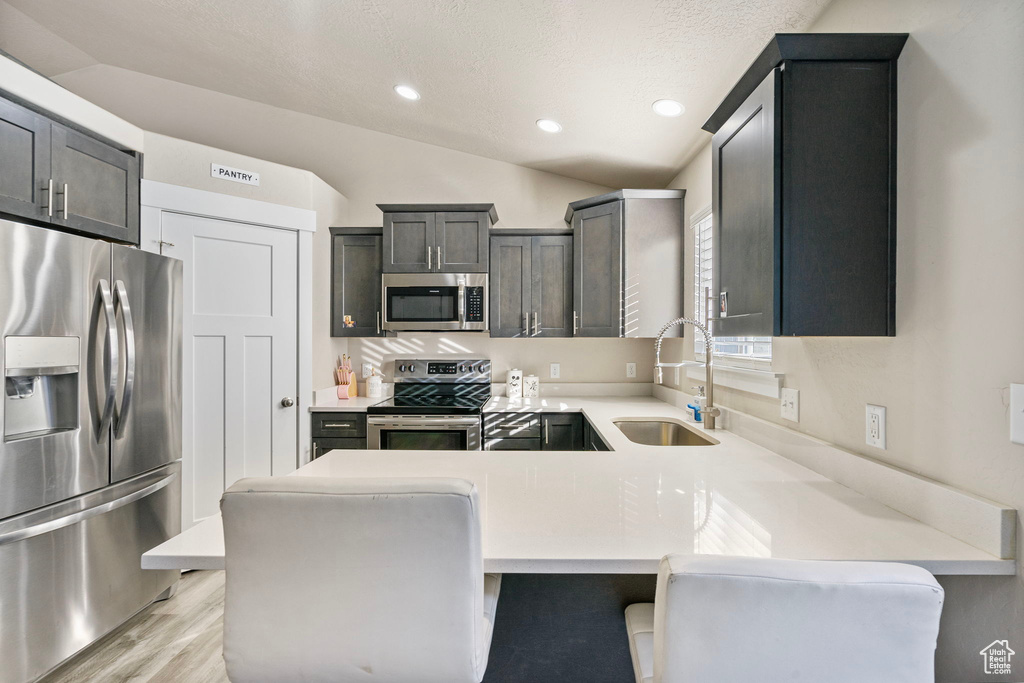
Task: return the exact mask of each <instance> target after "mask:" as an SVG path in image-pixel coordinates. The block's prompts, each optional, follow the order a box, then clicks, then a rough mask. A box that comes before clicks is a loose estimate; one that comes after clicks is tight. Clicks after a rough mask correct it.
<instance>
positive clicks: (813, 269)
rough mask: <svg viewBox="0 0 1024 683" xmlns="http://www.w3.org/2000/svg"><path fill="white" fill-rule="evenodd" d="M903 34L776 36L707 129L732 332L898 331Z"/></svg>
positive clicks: (724, 310) (723, 295)
mask: <svg viewBox="0 0 1024 683" xmlns="http://www.w3.org/2000/svg"><path fill="white" fill-rule="evenodd" d="M906 39H907V35H906V34H793V35H786V34H780V35H777V36H775V38H774V39H773V40H772V41H771V42H770V43H769V44H768V46H767V47H766V48H765V50H764V51H763V52H762V53H761V55H760V56H759V57H758V58H757V60H756V61H755V62H754V64H753V65H752V66H751V67H750V69H748V71H747V72H746V74H744V76H743V77H742V78H741V79H740V81H739V83H738V84H737V85H736V87H735V88H733V90H732V92H730V93H729V95H728V96H727V97H726V99H725V101H724V102H723V103H722V105H721V106H720V107H719V108H718V110H717V111H716V112H715V113H714V114H713V115H712V117H711V118H710V119H709V120H708V122H707V123H705V124H704V129H705V130H707V131H709V132H711V133H713V134H714V136H713V138H712V209H713V213H714V225H715V235H714V244H715V255H716V260H715V267H714V269H713V271H714V275H715V285H714V289H715V291H716V292H718V293H719V297H720V302H719V304H720V308H721V319H720V320H719V321H718V322H716V327H715V332H716V334H718V335H723V336H815V335H820V336H891V335H894V334H895V333H896V327H895V322H896V319H895V311H896V273H895V267H896V60H897V57H898V56H899V54H900V51H901V50H902V48H903V45H904V43H905V42H906Z"/></svg>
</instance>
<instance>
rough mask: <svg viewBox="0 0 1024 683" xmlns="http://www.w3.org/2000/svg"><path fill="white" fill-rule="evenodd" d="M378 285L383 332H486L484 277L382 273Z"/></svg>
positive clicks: (469, 274)
mask: <svg viewBox="0 0 1024 683" xmlns="http://www.w3.org/2000/svg"><path fill="white" fill-rule="evenodd" d="M382 282H383V285H382V287H383V292H382V297H381V301H382V302H383V308H384V323H383V328H384V329H385V330H391V331H410V332H448V331H459V330H465V331H475V332H482V331H486V330H487V273H385V274H384V277H383V279H382Z"/></svg>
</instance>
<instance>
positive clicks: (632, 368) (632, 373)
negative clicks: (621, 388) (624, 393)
mask: <svg viewBox="0 0 1024 683" xmlns="http://www.w3.org/2000/svg"><path fill="white" fill-rule="evenodd" d="M626 377H630V378H632V377H636V363H626Z"/></svg>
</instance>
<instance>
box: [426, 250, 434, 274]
mask: <svg viewBox="0 0 1024 683" xmlns="http://www.w3.org/2000/svg"><path fill="white" fill-rule="evenodd" d="M433 269H434V250H433V249H431V248H430V247H429V246H428V247H427V270H433Z"/></svg>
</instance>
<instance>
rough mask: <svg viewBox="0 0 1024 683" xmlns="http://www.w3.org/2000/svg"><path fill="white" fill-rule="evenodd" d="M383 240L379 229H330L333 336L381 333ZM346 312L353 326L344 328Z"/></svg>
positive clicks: (369, 335)
mask: <svg viewBox="0 0 1024 683" xmlns="http://www.w3.org/2000/svg"><path fill="white" fill-rule="evenodd" d="M359 230H362V231H363V232H361V233H359V232H357V231H359ZM382 241H383V239H382V236H381V230H380V228H366V229H361V228H331V336H332V337H380V336H383V332H382V330H381V314H382V309H381V254H382V251H381V244H382ZM346 315H348V316H351V317H352V320H353V322H354V323H355V326H354V327H345V316H346Z"/></svg>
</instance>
